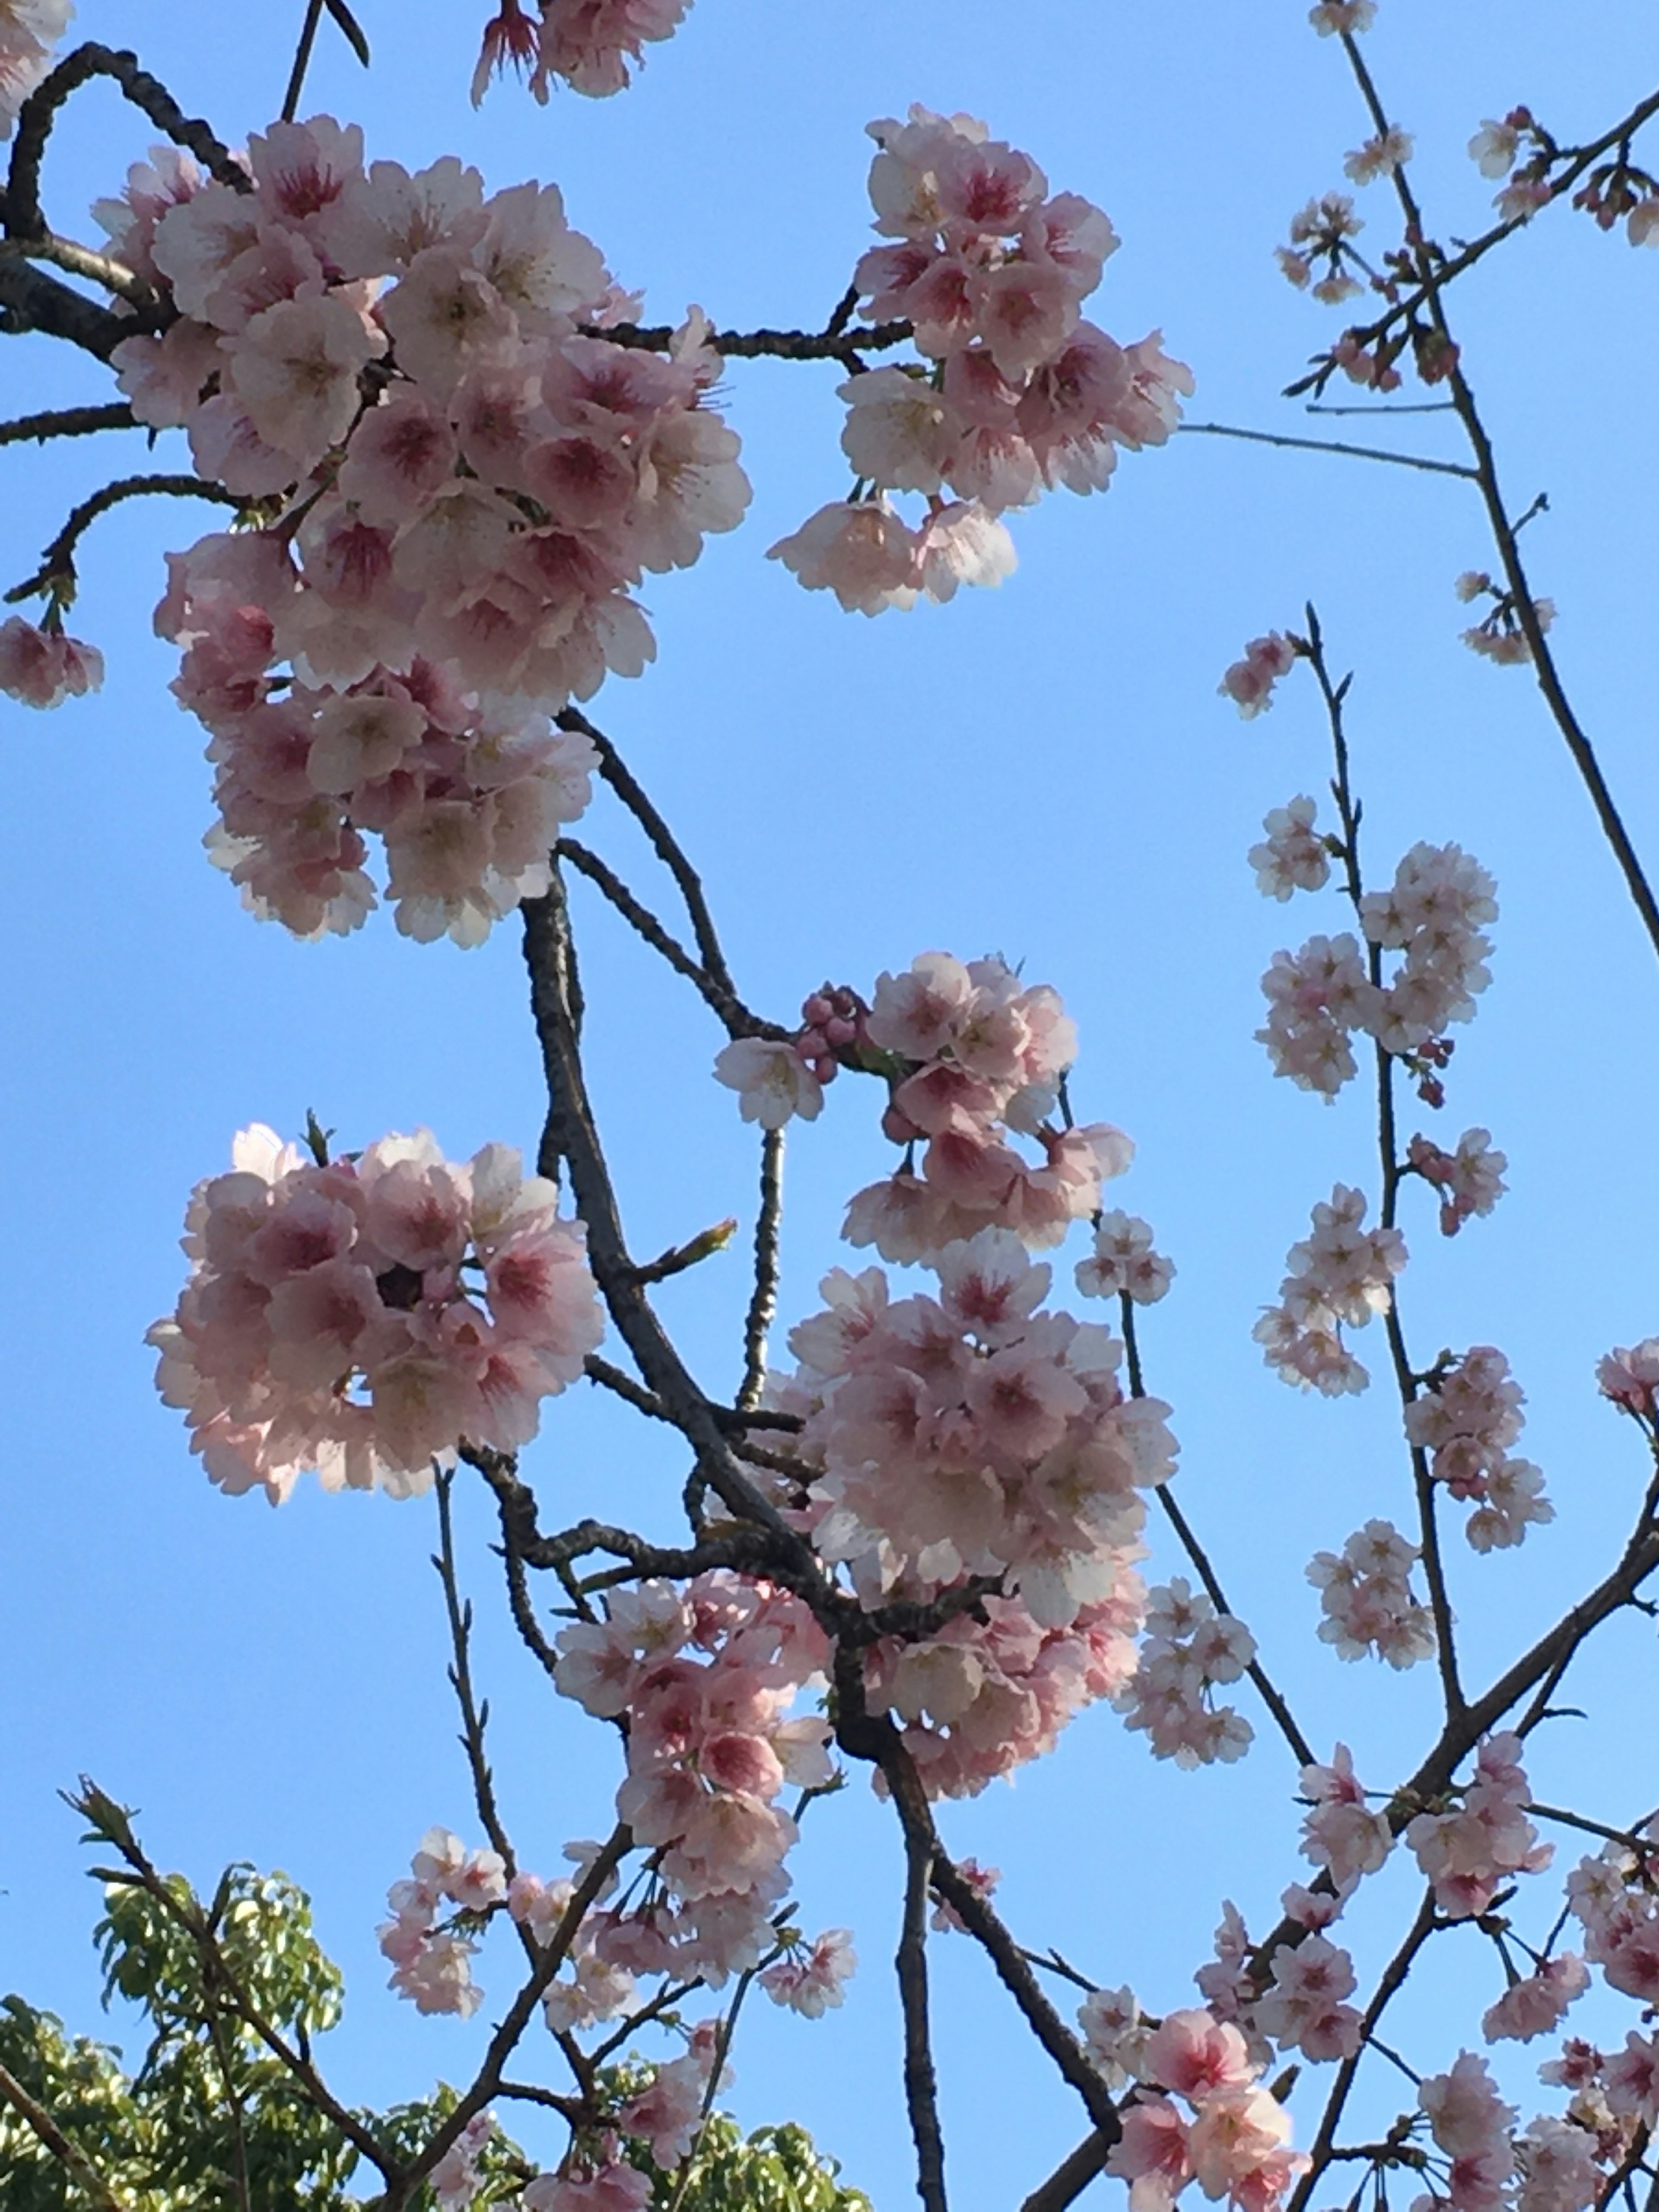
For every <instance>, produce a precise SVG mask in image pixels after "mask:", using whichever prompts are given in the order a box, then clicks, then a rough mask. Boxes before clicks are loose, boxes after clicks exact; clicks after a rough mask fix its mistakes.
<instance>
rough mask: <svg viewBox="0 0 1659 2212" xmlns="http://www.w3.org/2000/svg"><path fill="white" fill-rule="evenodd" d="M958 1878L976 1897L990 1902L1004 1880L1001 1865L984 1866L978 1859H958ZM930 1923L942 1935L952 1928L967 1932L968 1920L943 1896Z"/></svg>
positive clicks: (956, 1930) (935, 1907)
mask: <svg viewBox="0 0 1659 2212" xmlns="http://www.w3.org/2000/svg"><path fill="white" fill-rule="evenodd" d="M957 1880H958V1881H963V1882H965V1883H966V1884H967V1886H968V1887H969V1889H971V1890H972V1891H973V1893H974V1895H975V1897H977V1898H980V1899H983V1900H984V1901H985V1902H986V1903H987V1904H988V1903H989V1901H990V1899H992V1898H993V1897H994V1896H995V1894H996V1890H997V1885H998V1883H999V1882H1000V1881H1001V1880H1002V1869H1001V1868H1000V1867H982V1866H981V1864H980V1863H979V1861H978V1860H977V1859H971V1858H970V1859H958V1860H957ZM930 1924H931V1925H932V1926H933V1928H935V1929H938V1930H939V1933H940V1934H941V1935H943V1934H945V1933H946V1932H947V1931H952V1930H953V1931H954V1932H955V1933H956V1934H957V1935H963V1934H965V1933H966V1931H967V1925H968V1923H966V1921H964V1920H963V1917H962V1916H961V1914H960V1913H959V1912H958V1911H957V1909H956V1907H955V1905H951V1904H949V1903H947V1902H946V1900H945V1899H944V1898H942V1897H941V1898H939V1899H937V1901H936V1902H935V1904H934V1906H933V1919H932V1922H931V1923H930Z"/></svg>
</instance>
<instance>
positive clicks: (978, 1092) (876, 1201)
mask: <svg viewBox="0 0 1659 2212" xmlns="http://www.w3.org/2000/svg"><path fill="white" fill-rule="evenodd" d="M803 1016H804V1022H803V1026H802V1028H801V1030H799V1033H798V1034H797V1035H796V1036H794V1037H793V1038H788V1039H778V1038H761V1037H744V1038H742V1039H740V1040H739V1041H738V1042H736V1043H733V1044H730V1045H727V1046H726V1048H724V1049H723V1050H722V1051H721V1052H720V1054H719V1056H718V1058H717V1059H716V1060H715V1062H714V1073H715V1075H716V1076H717V1077H718V1079H720V1081H721V1082H722V1083H724V1084H726V1085H728V1086H729V1087H730V1088H731V1089H732V1090H733V1091H737V1092H738V1094H739V1097H740V1101H741V1109H742V1113H743V1116H744V1120H745V1121H758V1122H759V1123H760V1124H761V1125H762V1126H763V1127H765V1128H769V1129H777V1128H781V1127H782V1126H783V1124H784V1123H785V1122H786V1121H788V1120H790V1119H791V1117H792V1116H793V1115H799V1116H800V1118H801V1119H802V1120H804V1121H811V1120H813V1119H814V1118H815V1117H816V1116H817V1113H818V1111H819V1109H821V1107H822V1105H823V1085H824V1084H825V1083H826V1082H828V1081H829V1079H831V1078H832V1077H833V1075H834V1074H835V1073H836V1068H837V1067H838V1066H840V1067H848V1068H852V1069H855V1070H857V1071H859V1072H860V1073H866V1074H876V1075H880V1076H882V1077H883V1078H884V1079H885V1081H886V1083H887V1086H888V1091H889V1099H888V1105H887V1109H886V1111H885V1113H884V1115H883V1117H882V1128H883V1130H884V1133H885V1134H886V1135H887V1136H888V1137H889V1138H890V1139H892V1141H893V1142H894V1143H895V1144H896V1145H902V1146H903V1147H904V1158H903V1161H902V1164H901V1165H900V1166H899V1168H898V1170H896V1173H895V1174H893V1175H891V1176H888V1177H886V1178H885V1179H884V1181H882V1182H878V1183H872V1184H871V1185H870V1186H869V1187H868V1188H866V1189H865V1190H861V1191H860V1192H858V1193H857V1194H855V1195H854V1198H853V1200H852V1201H851V1203H850V1204H849V1206H848V1211H847V1220H846V1224H845V1226H844V1228H843V1231H842V1234H843V1235H844V1236H845V1237H846V1238H847V1240H848V1243H852V1244H860V1245H866V1244H873V1245H874V1246H875V1248H876V1249H877V1251H878V1252H879V1253H880V1254H881V1256H882V1257H883V1259H884V1260H890V1261H892V1262H893V1263H894V1264H895V1265H896V1266H908V1265H910V1264H912V1263H914V1262H916V1261H921V1262H922V1263H924V1264H928V1265H931V1264H932V1262H933V1260H935V1259H936V1258H937V1257H938V1255H939V1254H940V1253H941V1252H943V1251H944V1250H945V1247H946V1246H947V1245H950V1244H953V1243H961V1242H962V1241H963V1239H965V1238H968V1237H973V1236H975V1234H976V1233H977V1232H978V1231H981V1230H982V1229H987V1228H1002V1229H1009V1230H1012V1231H1013V1232H1014V1234H1015V1235H1016V1236H1017V1237H1018V1238H1019V1239H1020V1240H1021V1242H1022V1243H1024V1244H1027V1245H1030V1246H1032V1247H1034V1248H1037V1249H1042V1248H1045V1247H1047V1246H1049V1245H1053V1244H1058V1243H1060V1239H1061V1238H1062V1237H1064V1236H1065V1234H1066V1230H1067V1229H1068V1228H1069V1227H1070V1225H1071V1224H1072V1223H1073V1221H1078V1220H1086V1219H1088V1218H1091V1216H1093V1215H1096V1214H1097V1213H1098V1212H1099V1211H1100V1194H1101V1186H1102V1183H1103V1182H1104V1181H1105V1179H1106V1178H1107V1177H1108V1176H1115V1175H1119V1174H1121V1172H1122V1171H1123V1170H1124V1169H1125V1168H1127V1166H1128V1164H1129V1162H1130V1160H1131V1158H1133V1149H1134V1148H1133V1146H1132V1144H1131V1143H1130V1141H1129V1139H1128V1138H1127V1137H1126V1136H1125V1135H1124V1134H1123V1133H1122V1131H1121V1130H1120V1129H1115V1128H1113V1127H1111V1126H1110V1125H1109V1123H1107V1122H1104V1121H1096V1122H1091V1123H1089V1124H1087V1125H1086V1126H1085V1127H1064V1126H1060V1125H1059V1124H1057V1122H1056V1119H1055V1116H1056V1112H1057V1109H1058V1107H1059V1103H1060V1082H1061V1079H1062V1078H1063V1077H1064V1075H1065V1073H1066V1069H1067V1068H1068V1067H1069V1066H1071V1065H1072V1062H1073V1060H1075V1058H1076V1057H1077V1030H1076V1026H1075V1024H1073V1021H1072V1020H1071V1018H1070V1017H1069V1016H1068V1015H1067V1013H1066V1010H1065V1007H1064V1006H1062V1005H1061V1003H1060V995H1059V994H1058V993H1057V992H1056V991H1054V990H1052V989H1051V988H1050V987H1048V985H1047V984H1046V983H1039V984H1024V983H1022V982H1021V981H1020V979H1019V976H1018V975H1017V974H1016V973H1015V971H1014V970H1013V969H1012V968H1010V967H1009V965H1008V963H1007V962H1006V960H1001V959H995V958H990V959H985V960H971V961H968V962H963V961H960V960H957V959H956V958H954V957H952V956H951V954H950V953H948V952H924V953H922V954H921V956H920V957H919V958H917V959H915V960H914V961H913V962H912V963H911V964H910V966H909V967H908V969H905V970H904V971H903V972H902V974H900V975H883V976H882V977H881V978H880V980H879V981H878V983H877V986H876V994H875V1001H874V1004H873V1005H866V1002H865V1001H864V1000H862V999H860V997H859V996H858V994H856V993H855V992H853V991H850V990H848V989H846V988H844V987H835V986H832V985H829V984H826V985H825V986H824V987H823V990H822V991H819V992H814V993H813V994H812V996H811V998H809V999H808V1000H806V1001H805V1006H804V1008H803ZM1016 1135H1018V1136H1022V1137H1025V1138H1028V1139H1035V1141H1036V1143H1037V1144H1038V1145H1039V1146H1041V1148H1042V1162H1041V1164H1039V1165H1037V1166H1035V1167H1034V1166H1032V1165H1030V1164H1029V1163H1028V1162H1027V1161H1026V1160H1024V1158H1022V1157H1021V1156H1020V1154H1019V1153H1018V1152H1016V1151H1015V1150H1014V1148H1013V1146H1012V1144H1011V1143H1010V1142H1009V1141H1008V1140H1009V1139H1010V1138H1011V1137H1012V1136H1016ZM1126 1233H1128V1232H1127V1231H1126ZM1167 1265H1168V1263H1167V1262H1166V1261H1157V1260H1156V1259H1155V1257H1154V1258H1152V1261H1151V1273H1149V1274H1147V1275H1146V1279H1147V1280H1148V1281H1151V1280H1153V1279H1156V1274H1157V1271H1158V1268H1160V1267H1167Z"/></svg>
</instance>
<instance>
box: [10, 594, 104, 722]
mask: <svg viewBox="0 0 1659 2212" xmlns="http://www.w3.org/2000/svg"><path fill="white" fill-rule="evenodd" d="M103 681H104V656H103V654H102V653H100V652H99V650H98V648H97V647H95V646H91V645H82V643H81V642H80V641H79V640H78V639H76V638H72V637H65V636H64V633H63V631H62V630H61V629H37V628H36V626H35V625H34V623H32V622H26V621H25V620H24V618H23V617H22V616H21V615H10V616H8V617H7V618H6V620H5V621H4V622H3V623H0V691H3V692H4V693H5V694H6V695H7V696H8V697H9V698H13V699H17V700H21V702H22V704H23V705H24V706H26V707H57V706H61V705H62V703H63V702H64V700H65V699H79V698H83V697H84V696H86V694H87V693H88V691H97V690H100V689H101V688H102V685H103Z"/></svg>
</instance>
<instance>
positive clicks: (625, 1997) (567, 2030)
mask: <svg viewBox="0 0 1659 2212" xmlns="http://www.w3.org/2000/svg"><path fill="white" fill-rule="evenodd" d="M599 1850H600V1846H599V1844H595V1843H580V1844H566V1845H565V1847H564V1855H565V1857H566V1858H568V1859H569V1860H571V1861H572V1862H573V1863H574V1865H575V1867H576V1869H577V1874H576V1876H575V1877H574V1878H573V1877H572V1876H570V1875H565V1876H563V1877H562V1878H561V1879H559V1880H557V1881H545V1880H544V1878H543V1877H542V1876H541V1875H538V1874H533V1873H531V1872H529V1871H528V1870H527V1869H523V1868H521V1869H520V1871H519V1872H518V1873H517V1874H516V1875H513V1881H512V1883H511V1884H510V1886H509V1887H508V1889H507V1911H509V1912H510V1913H511V1914H512V1916H513V1919H514V1920H515V1921H516V1922H517V1923H518V1924H519V1926H520V1928H521V1929H524V1930H525V1932H526V1934H527V1935H528V1936H530V1937H531V1938H532V1941H533V1942H535V1943H536V1944H537V1945H538V1947H540V1948H545V1947H546V1946H547V1945H548V1944H549V1943H550V1942H552V1941H553V1939H554V1937H555V1936H557V1935H558V1934H559V1932H560V1930H561V1929H562V1925H563V1923H564V1919H565V1917H566V1915H567V1913H568V1911H569V1910H570V1907H571V1904H572V1902H573V1900H574V1897H575V1894H576V1890H577V1887H578V1884H579V1882H580V1880H581V1879H582V1878H583V1877H585V1876H586V1875H587V1873H588V1872H589V1870H590V1869H591V1868H592V1863H593V1861H594V1859H595V1858H596V1857H598V1856H599ZM616 1887H617V1883H616V1877H615V1875H608V1876H607V1877H606V1878H605V1881H603V1882H602V1884H601V1885H600V1887H599V1893H598V1896H597V1899H596V1904H598V1905H603V1904H604V1902H605V1899H607V1898H609V1897H611V1895H612V1894H613V1893H614V1892H615V1890H616ZM615 1923H616V1915H615V1914H613V1913H608V1912H605V1911H596V1910H594V1909H592V1907H590V1909H589V1910H588V1911H587V1912H586V1914H584V1916H583V1917H582V1920H581V1923H580V1926H579V1927H578V1928H577V1929H576V1930H575V1932H574V1935H573V1936H570V1937H569V1939H568V1945H567V1948H566V1951H565V1955H564V1959H563V1961H562V1965H561V1966H560V1970H559V1972H558V1974H557V1975H556V1977H555V1978H554V1979H553V1980H552V1981H551V1982H550V1983H549V1984H548V1986H547V1989H546V1990H545V1991H544V1995H543V1997H542V2017H543V2019H544V2021H546V2023H547V2027H548V2029H549V2031H550V2033H552V2034H555V2035H568V2034H574V2033H576V2032H577V2031H579V2030H580V2029H583V2028H589V2027H597V2026H599V2025H600V2024H602V2023H603V2022H605V2021H612V2020H616V2019H617V2018H618V2017H619V2016H620V2015H622V2014H623V2013H626V2012H629V2011H630V2010H631V2009H632V2008H633V2007H634V2004H635V2001H636V1998H637V1996H638V1990H637V1984H636V1983H635V1978H634V1973H633V1971H632V1968H633V1966H635V1964H637V1963H639V1961H638V1960H636V1958H635V1956H634V1954H631V1953H627V1952H625V1950H624V1949H623V1948H622V1947H620V1946H618V1945H617V1944H616V1943H612V1942H607V1937H608V1936H610V1935H611V1932H612V1930H613V1929H614V1926H615Z"/></svg>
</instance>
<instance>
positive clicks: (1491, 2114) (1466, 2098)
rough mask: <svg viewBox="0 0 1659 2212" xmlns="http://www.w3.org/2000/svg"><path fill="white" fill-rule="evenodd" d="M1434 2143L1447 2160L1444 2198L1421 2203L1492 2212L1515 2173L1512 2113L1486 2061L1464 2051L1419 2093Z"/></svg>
mask: <svg viewBox="0 0 1659 2212" xmlns="http://www.w3.org/2000/svg"><path fill="white" fill-rule="evenodd" d="M1418 2101H1419V2104H1420V2105H1421V2106H1422V2108H1423V2110H1424V2112H1425V2113H1426V2114H1427V2116H1428V2121H1429V2127H1430V2130H1431V2134H1432V2135H1433V2137H1434V2140H1435V2142H1436V2143H1437V2146H1438V2147H1439V2148H1440V2149H1441V2150H1443V2152H1444V2153H1445V2154H1446V2156H1447V2157H1448V2158H1449V2160H1451V2167H1450V2171H1449V2174H1448V2176H1447V2184H1446V2189H1445V2191H1444V2193H1443V2194H1442V2193H1441V2192H1439V2191H1436V2192H1434V2193H1433V2194H1431V2197H1428V2198H1427V2199H1424V2198H1419V2200H1418V2202H1419V2203H1448V2204H1449V2205H1451V2206H1452V2207H1453V2208H1454V2212H1496V2208H1497V2207H1498V2205H1499V2204H1501V2203H1503V2201H1504V2184H1505V2183H1506V2182H1507V2181H1508V2179H1509V2178H1510V2175H1511V2173H1513V2172H1514V2170H1515V2155H1514V2152H1513V2149H1512V2148H1511V2145H1510V2129H1511V2128H1512V2127H1513V2126H1514V2124H1515V2118H1516V2114H1515V2110H1514V2107H1513V2106H1510V2105H1506V2104H1504V2102H1503V2101H1502V2100H1501V2099H1500V2098H1499V2096H1498V2092H1497V2090H1496V2088H1495V2087H1494V2086H1493V2083H1492V2074H1491V2071H1490V2069H1489V2068H1488V2067H1487V2065H1486V2060H1485V2059H1484V2058H1480V2057H1476V2056H1475V2055H1474V2053H1473V2052H1472V2051H1462V2052H1461V2053H1460V2054H1459V2056H1458V2057H1457V2059H1456V2060H1455V2063H1454V2064H1453V2065H1452V2067H1451V2068H1450V2069H1449V2071H1448V2072H1446V2073H1444V2074H1435V2075H1431V2076H1430V2077H1429V2078H1428V2080H1426V2081H1424V2082H1422V2083H1421V2084H1420V2086H1419V2090H1418Z"/></svg>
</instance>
